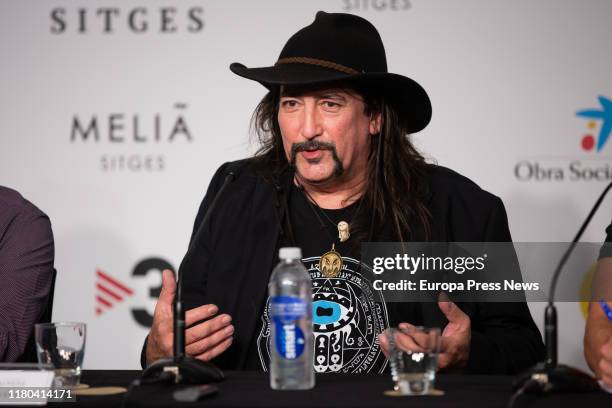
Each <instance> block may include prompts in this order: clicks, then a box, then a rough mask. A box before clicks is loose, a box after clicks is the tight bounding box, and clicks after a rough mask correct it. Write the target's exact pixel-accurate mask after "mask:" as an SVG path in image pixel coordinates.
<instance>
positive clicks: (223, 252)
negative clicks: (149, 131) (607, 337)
mask: <svg viewBox="0 0 612 408" xmlns="http://www.w3.org/2000/svg"><path fill="white" fill-rule="evenodd" d="M230 69H231V70H232V71H233V72H234V73H236V74H238V75H240V76H242V77H245V78H248V79H252V80H256V81H258V82H260V83H261V84H262V85H264V86H265V87H266V88H267V89H268V91H269V92H268V93H267V95H266V96H265V97H264V98H263V100H262V101H261V102H260V104H259V105H258V107H257V109H256V110H255V114H254V123H255V127H256V129H257V131H258V135H259V138H260V141H261V148H260V150H259V151H258V152H257V153H256V154H255V156H254V157H252V158H249V159H246V160H241V161H238V162H233V163H226V164H224V165H223V166H221V167H220V168H219V170H218V171H217V172H216V173H215V175H214V176H213V179H212V181H211V183H210V186H209V188H208V191H207V193H206V196H205V197H204V200H203V202H202V204H201V206H200V210H199V213H198V215H197V217H196V221H195V228H194V231H195V230H196V229H197V228H198V226H199V225H200V223H201V221H202V219H203V217H204V214H205V213H206V212H207V209H208V207H209V206H210V203H211V201H212V199H213V198H214V197H215V196H216V195H217V192H218V191H219V189H220V187H221V185H222V184H223V182H224V180H225V179H226V175H227V174H229V173H230V172H231V173H233V174H234V175H235V180H234V181H233V182H232V183H231V184H229V185H228V187H227V189H225V190H224V192H223V193H222V194H221V196H220V198H219V202H218V204H217V205H216V207H215V208H214V211H213V215H212V216H211V218H210V222H208V223H207V225H204V234H203V235H202V239H201V240H200V242H196V245H197V247H198V251H197V252H196V253H195V254H194V255H193V256H192V259H187V260H186V268H185V269H184V273H183V276H182V280H183V282H182V285H183V288H184V290H183V292H184V293H183V296H184V303H185V306H186V308H188V309H189V308H191V310H189V311H188V312H187V317H186V320H187V325H193V326H192V327H190V328H189V329H188V330H187V334H186V342H187V347H186V351H187V354H188V355H191V356H194V357H196V358H199V359H202V360H213V361H214V362H215V363H216V364H217V365H219V366H220V367H221V368H228V369H259V370H261V369H264V370H266V369H267V365H268V361H269V355H268V352H269V347H268V344H269V343H268V342H269V339H268V336H269V333H270V331H269V319H268V303H267V301H268V299H267V296H266V291H267V283H268V279H269V274H270V272H271V270H272V269H273V267H274V265H275V263H276V262H277V254H278V248H279V247H282V246H299V247H301V248H302V254H303V262H304V264H305V266H306V268H307V269H308V270H309V272H310V274H311V278H312V281H313V293H314V299H313V301H314V304H315V308H316V309H317V310H321V311H322V312H321V315H317V313H315V314H314V316H313V325H314V332H315V333H314V335H315V361H314V366H315V370H316V371H317V372H320V373H325V372H345V373H360V372H381V371H382V370H383V369H384V367H385V364H386V359H385V356H384V352H383V347H385V346H386V344H385V343H384V341H382V340H381V341H379V337H378V336H379V334H380V333H381V332H382V331H383V330H384V329H385V328H386V327H388V326H396V325H398V324H400V323H403V324H415V325H429V326H440V327H444V331H443V339H442V350H441V355H440V360H439V361H440V366H441V368H443V369H458V370H462V371H464V372H472V373H514V372H517V371H520V370H522V369H524V368H527V367H529V366H531V365H532V364H534V363H535V362H536V361H538V360H539V359H540V357H541V355H542V353H543V345H542V340H541V338H540V334H539V332H538V329H537V328H536V326H535V325H534V323H533V320H532V318H531V315H530V314H529V310H528V309H527V306H526V304H525V303H512V304H506V303H489V304H481V303H471V304H462V305H456V304H454V303H452V302H440V303H438V304H435V303H433V304H419V303H387V304H385V303H384V302H382V303H381V302H376V299H375V298H376V297H375V296H373V295H372V294H373V292H375V291H374V289H373V288H372V287H371V285H370V283H369V282H368V281H367V280H366V279H363V276H362V275H361V264H360V261H359V259H360V257H359V256H360V254H359V246H360V243H361V242H370V241H380V242H386V241H416V242H419V241H433V242H451V241H456V242H459V241H465V242H469V241H475V242H483V241H511V237H510V232H509V230H508V222H507V217H506V213H505V210H504V207H503V204H502V202H501V200H500V199H499V198H497V197H495V196H493V195H492V194H490V193H488V192H486V191H483V190H482V189H480V188H479V187H478V186H477V185H476V184H474V183H473V182H471V181H470V180H468V179H466V178H465V177H463V176H461V175H459V174H457V173H455V172H453V171H451V170H449V169H446V168H443V167H439V166H434V165H430V164H427V163H425V161H424V159H423V157H422V156H421V155H420V154H419V153H418V152H417V151H416V149H415V148H414V147H413V146H412V144H411V142H410V139H409V138H408V137H407V135H408V134H411V133H415V132H418V131H420V130H421V129H423V128H424V127H425V126H426V125H427V124H428V122H429V120H430V118H431V104H430V101H429V97H428V96H427V93H426V92H425V90H424V89H423V88H422V87H421V86H420V85H419V84H417V83H416V82H415V81H413V80H412V79H410V78H407V77H404V76H401V75H397V74H391V73H389V72H387V64H386V55H385V50H384V47H383V44H382V40H381V39H380V36H379V34H378V32H377V31H376V29H375V28H374V26H372V24H370V23H369V22H368V21H366V20H365V19H363V18H361V17H357V16H354V15H350V14H328V13H324V12H319V13H317V15H316V18H315V21H314V22H313V23H312V24H311V25H309V26H307V27H305V28H303V29H302V30H300V31H298V32H297V33H296V34H294V35H293V36H292V37H291V38H290V39H289V41H288V42H287V44H286V45H285V47H284V48H283V50H282V51H281V54H280V56H279V58H278V60H277V61H276V63H275V65H274V66H272V67H265V68H246V67H245V66H244V65H241V64H237V63H234V64H232V65H231V66H230ZM192 239H193V237H192ZM340 271H341V272H342V273H340ZM175 288H176V284H175V281H174V276H173V274H172V273H171V272H170V271H164V275H163V289H162V293H161V294H160V297H159V301H158V303H157V306H156V310H155V315H154V322H153V327H152V328H151V331H150V333H149V337H148V340H147V342H146V343H145V347H144V349H143V354H142V363H143V366H144V365H147V364H148V363H151V362H152V361H154V360H156V359H158V358H160V357H162V356H169V355H171V353H172V346H171V344H172V312H171V310H172V299H173V298H174V292H175ZM202 321H203V322H202ZM198 322H200V323H198ZM381 342H382V344H381Z"/></svg>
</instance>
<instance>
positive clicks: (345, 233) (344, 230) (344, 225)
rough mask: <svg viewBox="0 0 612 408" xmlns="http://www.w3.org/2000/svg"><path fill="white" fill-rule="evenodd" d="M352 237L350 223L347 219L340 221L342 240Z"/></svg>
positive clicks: (339, 227) (339, 233)
mask: <svg viewBox="0 0 612 408" xmlns="http://www.w3.org/2000/svg"><path fill="white" fill-rule="evenodd" d="M350 237H351V232H350V230H349V223H348V222H346V221H340V222H339V223H338V238H340V242H344V241H348V239H349V238H350Z"/></svg>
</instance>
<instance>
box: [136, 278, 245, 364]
mask: <svg viewBox="0 0 612 408" xmlns="http://www.w3.org/2000/svg"><path fill="white" fill-rule="evenodd" d="M175 293H176V280H175V279H174V273H173V272H172V271H171V270H169V269H166V270H164V271H163V272H162V289H161V293H160V294H159V299H158V300H157V304H156V305H155V312H154V314H153V326H152V327H151V331H150V332H149V339H148V340H147V350H146V356H147V364H151V363H152V362H154V361H155V360H158V359H160V358H162V357H171V356H172V352H173V346H172V344H173V338H174V336H173V332H172V330H173V322H172V314H173V305H172V303H173V301H174V295H175ZM218 311H219V308H218V307H217V306H216V305H212V304H209V305H202V306H199V307H196V308H193V309H190V310H187V311H186V312H185V326H186V327H188V329H187V330H186V331H185V353H186V354H187V355H188V356H191V357H194V358H197V359H199V360H203V361H208V360H211V359H213V358H215V357H217V356H218V355H219V354H221V353H223V352H224V351H225V350H227V348H228V347H229V346H230V345H231V344H232V341H233V334H234V326H232V325H231V324H230V322H231V321H232V317H231V316H230V315H228V314H221V315H218V316H215V315H216V314H217V313H218ZM213 316H215V317H213ZM201 320H205V321H204V322H202V323H200V324H198V325H195V326H193V327H190V326H191V325H192V324H194V323H196V322H198V321H201Z"/></svg>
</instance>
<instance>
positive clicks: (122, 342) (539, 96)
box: [0, 0, 612, 368]
mask: <svg viewBox="0 0 612 408" xmlns="http://www.w3.org/2000/svg"><path fill="white" fill-rule="evenodd" d="M1 7H2V13H0V43H1V45H2V47H1V48H2V64H1V73H2V75H0V89H2V92H1V93H0V121H1V123H2V130H1V132H0V184H2V185H6V186H9V187H13V188H16V189H18V190H19V191H21V192H22V193H23V194H24V195H25V196H26V197H27V198H29V199H30V200H31V201H33V202H34V203H36V204H37V205H38V206H39V207H40V208H42V209H43V210H44V211H45V212H47V213H48V214H49V216H50V217H51V220H52V223H53V228H54V233H55V239H56V266H57V268H58V270H59V276H58V281H57V288H56V295H55V299H56V301H55V308H54V316H53V318H54V320H78V321H84V322H86V323H87V325H88V339H87V353H86V358H85V367H86V368H137V367H138V364H139V354H140V346H141V344H142V340H143V338H144V336H145V334H146V333H147V325H148V324H150V321H151V314H152V312H153V307H154V304H155V298H156V296H157V295H158V294H159V288H160V282H161V275H160V270H161V269H162V268H164V267H168V266H178V264H179V262H180V259H181V257H182V255H183V253H184V251H185V249H186V246H187V242H188V238H189V235H190V232H191V228H192V222H193V219H194V217H195V213H196V210H197V208H198V205H199V202H200V200H201V198H202V197H203V194H204V192H205V191H206V188H207V185H208V182H209V180H210V177H211V176H212V174H213V172H214V170H215V169H216V168H217V167H218V166H219V165H220V164H221V163H223V162H224V161H227V160H233V159H238V158H242V157H245V156H246V155H249V154H250V153H251V152H253V151H254V149H255V146H254V145H252V144H250V143H249V132H248V130H249V129H248V125H249V118H250V114H251V112H252V110H253V108H254V106H255V105H256V103H257V102H258V100H259V99H260V98H261V97H262V96H263V95H264V88H263V87H261V86H260V85H258V84H256V83H252V82H250V81H247V80H244V79H241V78H238V77H236V76H234V75H233V74H232V73H231V72H230V71H229V69H228V65H229V64H230V63H231V62H234V61H239V62H243V63H245V64H246V65H247V66H263V65H269V64H271V63H273V62H274V61H275V59H276V57H277V55H278V53H279V52H280V49H281V48H282V46H283V45H284V42H285V41H286V39H287V38H288V37H289V36H290V35H291V34H293V33H294V32H295V31H296V30H297V29H298V28H299V27H303V26H305V25H306V24H309V23H310V22H311V21H312V19H313V17H314V13H315V12H316V11H317V10H321V9H323V10H327V11H346V12H352V13H356V14H360V15H362V16H364V17H366V18H368V19H369V20H370V21H372V22H373V23H374V24H375V25H376V27H378V28H379V30H380V33H381V35H382V38H383V40H384V42H385V46H386V50H387V53H388V62H389V66H390V69H391V70H392V71H393V72H398V73H402V74H405V75H408V76H411V77H413V78H415V79H416V80H417V81H419V82H420V83H421V84H422V85H423V86H424V87H425V88H426V89H427V90H428V92H429V93H430V96H431V98H432V101H433V106H434V115H433V120H432V123H431V124H430V126H429V127H428V128H427V129H426V130H424V131H423V132H421V133H420V134H418V135H416V136H414V140H415V142H416V144H417V146H418V147H419V148H420V149H421V150H422V151H423V152H424V153H425V154H426V156H427V157H429V158H431V159H432V160H435V161H437V162H438V163H439V164H441V165H445V166H448V167H451V168H453V169H455V170H457V171H459V172H461V173H463V174H465V175H466V176H468V177H470V178H472V179H473V180H474V181H475V182H477V183H478V184H479V185H481V186H482V187H483V188H485V189H488V190H489V191H491V192H493V193H495V194H497V195H499V196H500V197H501V198H502V199H503V200H504V202H505V204H506V206H507V210H508V214H509V218H510V226H511V229H512V233H513V236H514V239H515V240H516V241H568V240H571V238H572V237H573V235H574V233H575V231H576V229H577V228H578V226H579V223H580V222H581V221H582V219H583V217H584V216H585V214H586V213H587V211H588V209H589V208H590V206H591V204H592V202H593V201H594V199H595V197H596V196H597V195H598V194H599V191H600V190H601V189H602V188H603V186H604V184H605V183H606V182H607V181H610V180H612V142H610V141H609V140H608V136H609V133H610V126H612V117H611V116H612V113H611V112H612V109H611V106H610V98H612V79H611V77H610V75H609V73H610V68H611V67H612V48H611V47H610V44H609V38H611V37H612V26H610V24H609V21H608V16H609V15H611V14H612V3H611V2H608V1H605V0H600V1H595V0H593V1H589V2H581V1H576V0H573V1H570V0H563V1H555V0H547V1H539V2H532V1H528V0H520V1H502V0H496V1H485V0H479V1H477V0H469V1H461V2H458V1H452V0H427V1H425V0H333V1H331V0H329V1H322V0H320V1H308V2H305V1H280V0H278V1H272V0H269V1H260V2H247V1H238V0H235V1H220V0H219V1H204V0H200V1H196V0H187V1H177V0H165V1H147V2H136V1H117V0H110V1H84V0H75V1H62V0H58V1H51V2H37V1H33V0H27V1H7V2H4V3H3V5H2V6H1ZM610 214H612V203H611V200H608V201H607V202H606V203H605V204H604V205H603V207H602V208H601V211H600V213H599V215H598V216H596V217H595V218H594V220H593V226H592V227H590V228H589V229H588V230H587V232H586V234H585V238H584V240H585V241H593V242H598V241H601V240H603V230H604V228H605V226H607V225H608V223H609V222H610ZM590 266H591V263H588V264H585V265H579V266H577V267H575V268H573V269H574V270H567V271H566V273H581V274H586V272H587V271H588V270H589V267H590ZM553 268H554V265H551V270H552V269H553ZM585 282H588V279H586V278H585ZM576 290H577V291H579V290H585V289H584V288H576ZM530 307H531V309H532V311H533V313H534V318H535V319H536V321H537V322H538V324H539V325H540V326H541V323H542V322H541V320H542V310H543V305H542V304H538V303H534V304H531V305H530ZM560 313H561V316H562V319H561V335H560V350H561V359H562V360H563V361H565V362H568V363H571V364H576V365H579V366H582V367H584V366H585V364H584V359H583V356H582V330H583V327H584V317H583V313H582V311H581V308H580V305H579V304H577V303H564V304H561V305H560Z"/></svg>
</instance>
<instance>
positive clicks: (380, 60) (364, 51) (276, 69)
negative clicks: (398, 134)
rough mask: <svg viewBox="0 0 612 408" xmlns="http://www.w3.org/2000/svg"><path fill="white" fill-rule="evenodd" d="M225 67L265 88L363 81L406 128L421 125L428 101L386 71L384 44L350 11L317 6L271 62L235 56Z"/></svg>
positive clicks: (425, 121) (416, 87)
mask: <svg viewBox="0 0 612 408" xmlns="http://www.w3.org/2000/svg"><path fill="white" fill-rule="evenodd" d="M230 69H231V70H232V72H234V73H235V74H237V75H240V76H241V77H244V78H248V79H252V80H254V81H258V82H259V83H261V84H262V85H264V86H265V87H266V88H269V89H270V88H272V87H274V86H277V85H308V84H313V85H314V84H324V83H326V82H337V81H356V82H361V81H366V82H367V83H370V84H372V85H373V86H374V87H375V88H377V89H379V90H380V91H381V93H382V94H383V95H384V96H385V100H386V101H387V102H388V103H391V104H393V105H394V106H395V107H396V109H397V111H398V113H399V116H400V120H401V121H402V123H403V124H404V125H405V128H406V130H407V131H408V132H409V133H415V132H418V131H420V130H422V129H423V128H425V126H427V124H428V123H429V120H430V119H431V102H430V101H429V97H428V96H427V92H425V90H424V89H423V87H421V85H419V84H418V83H416V82H415V81H413V80H412V79H410V78H408V77H405V76H402V75H398V74H392V73H389V72H388V71H387V57H386V54H385V47H384V46H383V43H382V40H381V38H380V35H379V34H378V31H377V30H376V28H375V27H374V26H373V25H372V24H371V23H370V22H369V21H367V20H366V19H364V18H361V17H359V16H355V15H352V14H343V13H325V12H323V11H319V12H318V13H317V15H316V17H315V20H314V22H313V23H312V24H310V25H309V26H307V27H304V28H302V29H301V30H300V31H298V32H297V33H295V34H294V35H293V36H292V37H291V38H290V39H289V41H287V44H285V46H284V47H283V50H282V51H281V53H280V56H279V57H278V61H276V63H275V64H274V66H271V67H262V68H247V67H245V66H244V65H242V64H239V63H237V62H235V63H233V64H231V65H230Z"/></svg>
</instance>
